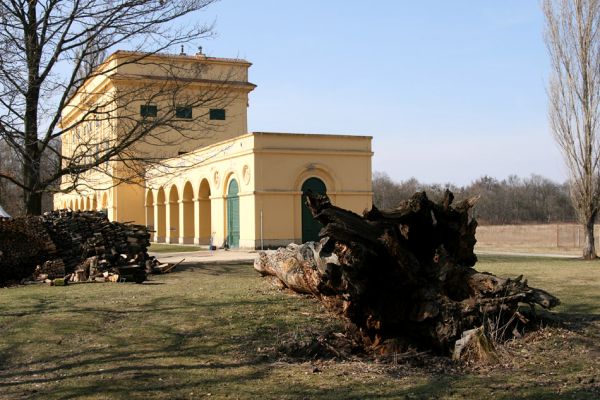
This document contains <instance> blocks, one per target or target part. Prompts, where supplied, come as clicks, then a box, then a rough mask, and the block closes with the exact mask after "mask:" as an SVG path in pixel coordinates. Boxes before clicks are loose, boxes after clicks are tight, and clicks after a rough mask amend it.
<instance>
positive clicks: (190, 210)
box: [181, 182, 196, 243]
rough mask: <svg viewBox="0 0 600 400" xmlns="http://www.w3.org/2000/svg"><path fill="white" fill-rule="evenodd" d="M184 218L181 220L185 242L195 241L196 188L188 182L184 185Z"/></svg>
mask: <svg viewBox="0 0 600 400" xmlns="http://www.w3.org/2000/svg"><path fill="white" fill-rule="evenodd" d="M182 200H183V218H182V219H181V222H182V224H183V226H182V227H181V232H182V233H183V235H182V236H183V243H193V242H194V221H195V220H196V218H194V189H192V184H191V183H190V182H186V184H185V185H184V186H183V199H182Z"/></svg>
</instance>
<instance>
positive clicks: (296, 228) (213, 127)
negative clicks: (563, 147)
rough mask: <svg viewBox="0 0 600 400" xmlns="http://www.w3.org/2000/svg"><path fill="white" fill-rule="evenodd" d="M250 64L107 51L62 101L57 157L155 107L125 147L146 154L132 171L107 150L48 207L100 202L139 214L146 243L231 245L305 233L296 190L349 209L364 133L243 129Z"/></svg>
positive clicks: (116, 216)
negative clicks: (149, 128) (145, 129)
mask: <svg viewBox="0 0 600 400" xmlns="http://www.w3.org/2000/svg"><path fill="white" fill-rule="evenodd" d="M132 57H133V58H135V57H139V58H141V59H142V60H141V62H140V61H136V62H128V60H131V59H132ZM250 65H251V64H250V63H248V62H247V61H244V60H237V59H235V60H232V59H222V58H212V57H206V56H204V55H202V54H197V55H193V56H187V55H152V56H143V57H141V55H139V54H138V53H129V52H117V53H115V54H113V55H112V56H111V57H109V58H108V59H107V61H105V63H104V64H103V65H102V66H100V67H99V71H100V73H98V74H97V76H96V77H94V78H93V79H90V80H88V81H87V82H86V84H85V85H84V86H83V89H82V90H80V92H78V93H77V94H75V95H74V96H73V97H72V98H71V101H70V103H69V107H67V108H66V109H65V113H64V114H63V121H62V125H63V127H65V126H71V127H74V128H73V129H71V131H72V133H71V134H68V135H63V136H64V139H63V156H64V157H65V159H66V160H72V159H74V158H76V156H77V151H83V150H81V149H89V148H90V147H93V146H96V152H95V153H94V154H98V152H97V148H100V149H102V147H101V146H107V145H105V144H103V143H106V142H108V143H111V140H115V143H117V142H118V140H117V139H118V138H120V137H126V135H127V134H129V133H130V132H135V131H134V130H135V129H136V127H137V126H139V124H140V121H141V122H142V123H143V122H146V123H156V121H157V120H159V119H161V118H164V120H165V121H167V122H168V123H167V124H164V125H160V124H157V128H156V129H155V130H153V133H152V135H146V136H144V138H143V139H140V140H139V141H136V143H135V145H134V146H133V147H132V148H133V150H132V152H133V153H134V154H135V157H132V158H131V159H132V160H141V159H145V160H155V161H156V162H153V163H148V164H144V165H143V166H142V167H141V168H139V169H141V172H140V171H139V170H138V171H135V173H134V171H133V170H134V169H135V165H136V162H126V161H124V160H120V159H111V160H107V162H106V163H105V164H104V165H105V166H104V168H105V170H101V169H100V170H98V169H96V170H94V171H92V172H90V173H87V174H86V175H85V176H80V177H78V178H77V182H75V183H74V179H73V178H70V177H66V178H64V179H63V182H62V185H61V187H62V189H63V192H64V193H61V194H57V195H55V198H54V206H55V208H71V209H74V210H106V212H107V213H108V216H109V218H110V219H111V220H117V221H122V222H124V221H133V222H136V223H140V224H145V225H147V226H148V227H150V228H151V229H152V231H153V236H152V240H153V241H155V242H165V243H181V244H186V243H189V244H192V243H194V244H200V245H208V244H213V245H215V246H223V245H227V246H229V247H231V248H263V247H274V246H282V245H287V244H289V243H290V242H296V243H299V242H303V241H307V240H313V239H315V238H316V235H317V233H318V230H319V226H318V224H317V223H315V222H314V221H313V220H312V218H311V216H310V214H309V213H308V210H307V209H306V206H305V205H304V204H303V193H305V192H306V191H307V190H308V189H311V190H313V191H316V192H325V193H327V195H328V196H329V197H330V198H331V200H332V202H333V203H334V204H336V205H338V206H340V207H343V208H346V209H350V210H353V211H355V212H358V213H360V212H362V211H363V210H364V209H367V208H370V206H371V201H372V192H371V172H372V171H371V158H372V150H371V139H372V138H371V137H369V136H350V135H320V134H290V133H268V132H253V133H247V107H248V94H249V93H250V92H251V91H252V90H253V89H254V88H255V85H253V84H251V83H249V82H248V68H249V67H250ZM103 71H105V72H103ZM165 85H171V86H174V87H171V86H169V88H168V91H165V90H164V86H165ZM178 85H180V86H178ZM161 90H163V92H160V91H161ZM159 92H160V93H159ZM157 93H158V94H157ZM198 99H199V100H198ZM89 109H96V110H98V109H102V112H103V113H105V115H110V118H109V117H106V118H101V117H100V118H99V117H97V116H94V115H91V114H90V113H88V112H87V110H89ZM169 113H172V114H171V115H169ZM94 118H97V119H94ZM98 120H100V121H98ZM69 124H70V125H69ZM136 124H138V125H136ZM63 129H64V128H63ZM82 143H84V144H82ZM98 146H100V147H98ZM108 146H110V144H109V145H108ZM100 154H101V152H100ZM80 158H81V157H80ZM132 165H133V166H132ZM138 167H139V165H138Z"/></svg>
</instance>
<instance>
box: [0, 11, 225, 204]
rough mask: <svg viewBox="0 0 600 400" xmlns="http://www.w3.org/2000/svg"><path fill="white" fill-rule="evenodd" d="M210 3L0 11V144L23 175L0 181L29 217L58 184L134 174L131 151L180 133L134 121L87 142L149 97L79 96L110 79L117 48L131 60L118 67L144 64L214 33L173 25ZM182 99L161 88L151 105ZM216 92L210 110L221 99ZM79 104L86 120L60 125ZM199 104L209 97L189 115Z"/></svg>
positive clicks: (161, 123) (9, 174)
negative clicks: (112, 168) (106, 61)
mask: <svg viewBox="0 0 600 400" xmlns="http://www.w3.org/2000/svg"><path fill="white" fill-rule="evenodd" d="M214 1H215V0H184V1H183V0H182V1H164V0H44V1H40V0H28V1H25V0H7V1H2V2H0V139H3V140H4V141H5V142H6V143H8V145H9V146H10V148H11V149H12V151H13V152H14V154H15V156H16V157H17V159H18V160H19V163H20V167H21V168H20V169H21V171H19V173H15V172H14V171H7V170H0V180H5V181H9V182H11V183H12V184H13V185H16V186H18V187H20V188H21V189H22V190H23V193H24V195H23V201H24V206H25V211H26V213H28V214H39V213H40V212H41V211H42V194H43V193H44V192H47V191H50V190H52V185H53V184H56V182H58V181H60V180H61V179H62V180H63V182H64V177H69V182H70V184H69V185H67V186H61V189H62V190H64V191H68V190H72V189H74V188H75V189H76V188H77V187H78V184H79V182H80V181H81V180H80V179H79V178H80V177H81V176H83V175H85V174H86V173H89V172H90V171H93V170H98V171H103V172H109V171H108V169H107V168H106V167H105V166H106V165H107V164H108V162H109V161H114V160H117V159H119V160H121V161H127V160H128V161H131V164H135V161H136V159H138V158H141V157H142V156H141V155H140V153H139V152H136V151H134V150H133V149H134V147H135V144H136V143H138V142H139V141H140V140H143V139H145V138H147V137H149V136H150V135H152V133H153V132H156V131H157V130H160V128H161V127H170V128H175V129H176V130H179V131H180V132H182V131H183V128H182V126H180V125H178V124H177V123H176V122H172V121H173V119H174V118H173V116H174V114H173V113H171V114H165V115H163V116H161V117H160V118H156V119H153V120H152V121H151V122H148V121H145V122H140V121H137V120H136V121H133V120H132V121H130V122H131V123H130V126H129V127H128V128H127V129H124V130H126V132H125V133H120V134H119V137H118V138H116V137H112V138H104V139H99V138H92V136H91V135H85V134H83V133H85V128H86V127H87V126H89V125H90V123H97V124H111V123H112V121H113V120H114V118H115V115H117V114H118V111H119V109H120V108H123V107H125V104H126V103H127V102H128V101H135V100H136V99H140V98H142V97H143V98H144V99H146V100H147V99H148V93H147V92H145V93H143V95H142V93H141V90H139V89H136V90H131V91H129V92H127V93H123V92H121V93H119V94H118V96H120V97H119V98H116V97H114V96H113V98H111V99H105V100H104V101H105V102H104V103H102V102H100V103H99V102H97V101H96V102H90V101H88V100H89V99H91V98H92V97H93V96H95V95H97V93H83V92H82V88H83V87H84V86H85V85H84V84H85V83H86V82H89V80H90V79H93V78H94V77H95V76H96V74H100V73H101V74H105V75H106V74H109V73H110V72H111V71H110V68H104V69H103V70H102V71H100V72H98V70H97V69H96V67H97V66H98V64H100V63H101V61H102V58H103V57H104V56H105V54H106V53H107V52H110V51H113V50H115V49H117V47H125V48H129V49H131V50H132V52H131V53H128V54H127V57H126V59H124V60H123V62H126V63H143V62H144V60H146V59H147V57H148V55H151V54H155V53H157V52H161V51H165V50H167V49H170V48H173V47H179V45H182V44H184V43H189V42H190V41H192V40H198V39H199V38H203V37H206V36H208V35H210V34H211V32H212V27H211V26H204V25H200V24H197V25H191V26H186V27H185V28H181V27H177V26H176V25H175V24H174V23H175V22H176V20H178V19H179V18H180V17H182V16H185V15H187V14H190V13H193V12H195V11H198V10H201V9H203V8H204V7H206V6H208V5H209V4H211V3H213V2H214ZM121 65H122V63H121ZM171 72H173V71H171ZM166 75H168V74H166ZM167 89H168V90H167ZM184 89H185V88H184V86H183V85H179V86H178V85H172V84H168V83H166V82H165V83H164V84H163V85H162V88H161V91H160V94H157V93H158V92H157V91H156V90H155V91H154V92H153V94H152V96H154V97H155V98H156V97H157V96H162V97H163V98H164V97H171V98H175V97H176V96H177V95H178V94H181V93H183V91H184ZM214 92H215V91H213V93H212V94H211V95H210V99H209V100H211V101H214V100H215V98H216V97H217V96H216V95H215V93H214ZM77 95H79V96H81V104H82V105H87V106H88V107H89V108H88V109H86V110H83V117H82V118H79V119H78V120H74V121H70V122H68V123H65V122H64V121H63V120H62V116H63V114H64V110H65V107H67V106H68V105H69V101H70V99H71V98H72V97H73V96H77ZM178 99H179V100H178V101H180V97H179V98H178ZM203 101H207V99H206V96H204V98H194V99H188V103H189V104H190V105H195V104H198V103H199V102H203ZM119 117H121V115H119ZM125 119H127V116H125ZM92 121H93V122H92ZM186 129H187V126H186ZM82 132H83V133H82ZM157 136H158V135H157ZM74 137H76V138H77V139H78V140H77V141H76V142H75V141H74V140H72V139H73V138H74ZM65 138H70V139H71V140H70V145H71V146H75V147H76V148H75V149H74V151H73V152H72V153H71V155H70V156H69V157H68V158H67V159H65V158H63V155H62V154H61V151H60V150H59V148H58V145H59V144H60V143H61V142H64V141H65V140H63V139H65ZM63 144H64V143H63ZM44 160H46V161H47V162H46V164H45V165H46V167H44ZM43 169H45V170H44V171H43ZM119 175H120V176H123V174H119ZM125 175H128V174H125Z"/></svg>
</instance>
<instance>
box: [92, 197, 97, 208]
mask: <svg viewBox="0 0 600 400" xmlns="http://www.w3.org/2000/svg"><path fill="white" fill-rule="evenodd" d="M92 210H94V211H98V196H96V195H95V194H94V197H93V198H92Z"/></svg>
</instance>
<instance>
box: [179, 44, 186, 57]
mask: <svg viewBox="0 0 600 400" xmlns="http://www.w3.org/2000/svg"><path fill="white" fill-rule="evenodd" d="M179 55H180V56H185V55H187V54H185V51H184V50H183V45H181V53H179Z"/></svg>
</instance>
